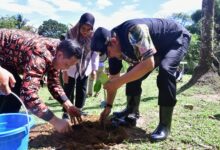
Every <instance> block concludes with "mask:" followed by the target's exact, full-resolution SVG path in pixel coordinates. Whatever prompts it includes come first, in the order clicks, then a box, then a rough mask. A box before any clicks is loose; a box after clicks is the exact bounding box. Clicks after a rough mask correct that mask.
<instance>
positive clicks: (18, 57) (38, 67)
mask: <svg viewBox="0 0 220 150" xmlns="http://www.w3.org/2000/svg"><path fill="white" fill-rule="evenodd" d="M58 43H59V41H58V40H55V39H50V38H45V37H42V36H39V35H37V34H33V33H30V32H27V31H22V30H15V29H0V65H1V66H2V67H4V68H5V69H8V70H12V69H13V70H16V71H17V73H18V74H21V75H22V76H23V80H22V83H21V91H20V97H21V99H22V100H23V101H24V103H25V105H26V106H27V108H28V109H29V110H30V111H31V112H32V113H34V114H35V115H37V116H38V117H40V118H42V119H44V120H47V121H48V120H50V119H51V118H52V117H53V113H52V112H51V111H50V110H49V109H48V107H47V106H46V105H45V104H44V103H43V102H42V101H41V100H40V99H39V96H38V90H39V88H40V81H41V80H42V77H43V75H45V74H47V76H48V78H47V79H48V80H47V84H48V89H49V91H50V93H51V94H52V96H53V97H54V98H55V99H57V100H58V101H59V102H60V103H63V102H64V101H65V100H67V99H68V98H67V96H66V95H65V93H64V91H63V89H62V87H61V85H60V81H59V71H58V70H56V69H55V68H54V67H53V66H52V60H53V58H54V56H55V53H56V47H57V45H58Z"/></svg>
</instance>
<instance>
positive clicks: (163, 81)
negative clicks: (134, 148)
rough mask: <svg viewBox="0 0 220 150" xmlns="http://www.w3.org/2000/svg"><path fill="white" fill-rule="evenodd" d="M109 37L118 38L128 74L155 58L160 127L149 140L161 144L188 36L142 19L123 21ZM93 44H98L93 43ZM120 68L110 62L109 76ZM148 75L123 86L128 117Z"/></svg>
mask: <svg viewBox="0 0 220 150" xmlns="http://www.w3.org/2000/svg"><path fill="white" fill-rule="evenodd" d="M96 32H97V33H98V32H99V31H96ZM97 33H95V34H97ZM95 34H94V36H95ZM99 34H100V33H99ZM102 34H103V33H102ZM111 35H115V36H117V38H118V39H119V42H120V46H121V53H122V58H123V60H125V61H127V62H128V63H129V64H131V65H130V67H129V68H128V70H127V71H129V70H131V69H132V68H133V67H135V65H136V64H138V63H140V62H141V61H142V60H145V59H147V58H149V57H150V56H154V59H155V68H156V67H159V74H158V76H157V86H158V89H159V95H158V104H159V106H160V123H159V125H158V127H157V129H156V130H155V131H154V132H153V133H152V134H151V139H152V141H160V140H164V139H165V138H166V137H167V135H168V133H169V131H170V126H171V120H172V112H173V107H174V106H175V104H176V79H175V72H176V70H177V67H178V65H179V63H180V61H181V60H182V59H183V57H184V55H185V54H186V52H187V48H188V45H189V42H190V33H189V32H188V31H187V30H186V29H185V28H184V27H182V26H181V25H180V24H178V23H176V22H174V21H172V20H168V19H158V18H143V19H133V20H128V21H125V22H124V23H122V24H120V25H119V26H117V27H115V28H113V29H112V30H111ZM97 37H98V36H97ZM94 39H95V38H94ZM96 41H98V40H97V39H96ZM93 48H94V47H93ZM121 68H122V60H119V59H117V58H110V59H109V71H110V74H111V75H115V74H118V73H119V72H120V70H121ZM149 74H150V73H147V74H146V75H145V76H143V77H142V78H140V79H138V80H136V81H133V82H129V83H127V84H126V95H127V97H128V98H127V102H128V104H127V108H126V110H128V109H130V110H129V112H131V113H138V107H139V103H140V96H141V93H142V88H141V84H142V81H143V80H144V79H145V78H146V77H147V76H148V75H149ZM129 103H130V104H129ZM135 107H136V108H135ZM116 114H117V113H116Z"/></svg>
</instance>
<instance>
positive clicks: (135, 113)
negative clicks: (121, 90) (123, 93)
mask: <svg viewBox="0 0 220 150" xmlns="http://www.w3.org/2000/svg"><path fill="white" fill-rule="evenodd" d="M127 102H128V103H127V107H126V108H125V109H124V110H123V111H121V112H114V113H113V118H112V121H115V122H117V123H118V124H119V125H122V126H130V127H134V126H136V122H137V119H138V118H139V104H140V96H128V97H127Z"/></svg>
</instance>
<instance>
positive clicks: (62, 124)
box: [49, 116, 72, 133]
mask: <svg viewBox="0 0 220 150" xmlns="http://www.w3.org/2000/svg"><path fill="white" fill-rule="evenodd" d="M49 122H50V123H51V124H52V125H53V126H54V128H55V130H56V131H57V132H59V133H67V132H71V131H72V128H71V127H70V124H69V123H68V121H66V120H65V119H60V118H57V117H56V116H54V117H53V118H52V119H51V120H50V121H49Z"/></svg>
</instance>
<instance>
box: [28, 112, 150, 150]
mask: <svg viewBox="0 0 220 150" xmlns="http://www.w3.org/2000/svg"><path fill="white" fill-rule="evenodd" d="M72 128H73V132H72V133H68V134H59V133H57V132H56V131H54V129H53V127H52V126H51V125H50V124H42V125H38V126H36V127H35V128H33V129H32V130H31V132H30V141H29V147H30V148H35V149H45V148H46V149H56V150H75V149H77V150H93V149H111V147H118V146H119V145H121V146H122V147H123V144H120V143H123V141H124V140H128V141H130V142H137V141H140V140H143V139H146V132H145V131H144V130H143V129H141V128H137V127H135V128H128V127H118V128H114V127H112V126H111V123H110V121H108V122H107V123H106V124H105V127H102V126H101V125H100V123H99V121H98V116H87V117H85V118H83V123H82V124H80V125H74V126H72ZM122 147H121V148H122ZM113 149H114V148H113Z"/></svg>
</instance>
